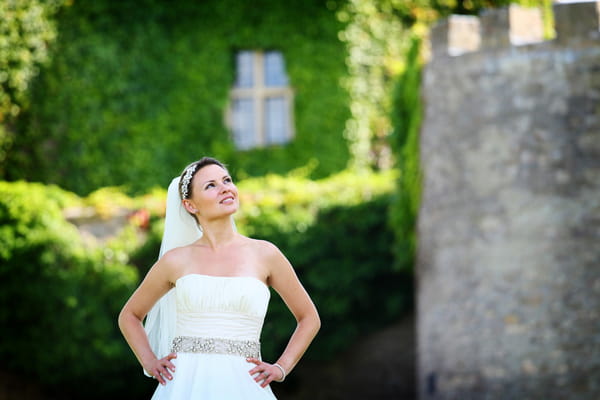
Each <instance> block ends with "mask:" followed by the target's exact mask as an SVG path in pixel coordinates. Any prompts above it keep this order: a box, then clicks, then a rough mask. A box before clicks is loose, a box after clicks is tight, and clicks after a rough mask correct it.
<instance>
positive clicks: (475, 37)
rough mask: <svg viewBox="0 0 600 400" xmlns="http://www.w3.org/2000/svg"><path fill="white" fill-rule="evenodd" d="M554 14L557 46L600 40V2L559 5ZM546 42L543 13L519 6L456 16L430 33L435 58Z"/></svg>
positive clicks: (438, 25) (442, 22)
mask: <svg viewBox="0 0 600 400" xmlns="http://www.w3.org/2000/svg"><path fill="white" fill-rule="evenodd" d="M553 10H554V28H555V32H556V36H555V38H554V39H552V40H551V42H553V43H554V44H556V45H558V46H564V45H572V44H574V43H579V44H585V43H588V42H590V41H597V40H599V39H600V1H587V2H558V3H555V4H554V6H553ZM545 41H547V40H546V39H545V38H544V21H543V17H542V10H541V9H539V8H529V7H522V6H519V5H516V4H513V5H510V6H509V7H505V8H500V9H494V10H486V11H484V12H482V13H481V14H480V15H479V16H468V15H452V16H450V17H449V18H447V19H445V20H443V21H440V22H439V23H438V24H436V25H435V26H434V27H433V28H432V29H431V32H430V43H431V50H432V54H433V57H434V58H436V57H444V56H459V55H462V54H465V53H471V52H478V51H486V50H499V49H503V48H510V47H513V46H523V45H530V44H535V43H541V42H545ZM595 44H597V43H595Z"/></svg>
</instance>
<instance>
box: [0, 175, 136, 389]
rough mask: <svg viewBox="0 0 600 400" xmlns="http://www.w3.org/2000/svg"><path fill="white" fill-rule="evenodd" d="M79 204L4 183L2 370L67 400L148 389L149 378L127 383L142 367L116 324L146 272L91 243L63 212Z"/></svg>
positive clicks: (0, 199) (48, 191) (47, 190)
mask: <svg viewBox="0 0 600 400" xmlns="http://www.w3.org/2000/svg"><path fill="white" fill-rule="evenodd" d="M75 200H77V199H74V198H73V196H72V195H70V194H68V193H65V192H63V191H61V190H60V189H57V188H55V187H44V186H41V185H37V184H28V183H22V182H18V183H12V184H9V183H6V182H0V243H2V247H1V248H0V282H1V284H0V285H1V290H0V304H1V306H0V325H2V326H3V327H4V331H3V337H2V341H0V356H1V357H2V359H3V360H4V363H3V366H2V368H3V369H5V370H10V371H12V372H14V373H19V374H22V375H25V376H29V377H30V379H31V380H32V381H38V382H39V383H41V384H42V385H43V386H44V387H45V388H46V390H47V391H48V392H50V393H52V392H56V393H59V394H60V395H61V398H67V399H68V398H89V399H93V398H111V395H110V394H111V393H118V392H119V391H127V392H129V393H135V392H136V390H137V391H138V392H140V391H141V390H142V389H143V387H142V386H143V384H144V383H143V382H141V380H138V382H140V383H136V382H135V381H131V382H129V381H125V380H123V379H122V377H123V376H125V375H128V374H129V375H130V374H131V373H132V372H133V371H137V372H138V373H139V367H138V366H137V365H136V364H137V362H136V361H135V360H132V359H131V357H130V355H129V354H130V351H129V349H128V348H127V346H126V344H125V343H124V341H123V340H122V339H121V337H120V335H119V333H118V332H117V329H116V326H115V321H116V317H117V313H118V311H119V310H120V307H122V305H123V303H124V301H125V300H126V299H127V297H128V296H129V294H130V293H131V292H132V290H133V288H134V287H135V284H136V282H137V280H138V275H137V273H136V271H135V270H134V269H133V268H131V267H128V266H127V265H124V264H122V263H120V262H119V261H118V260H117V258H116V257H113V255H114V253H113V252H110V251H108V248H106V249H103V251H100V249H94V248H89V247H86V246H85V245H84V243H83V242H82V239H81V237H80V235H79V233H78V231H77V230H76V229H75V227H74V226H73V225H71V224H70V223H68V222H67V221H66V220H65V219H64V217H63V214H62V209H63V208H64V207H66V206H67V205H68V204H70V203H71V202H72V201H75ZM74 382H75V383H74ZM98 382H102V384H101V385H98V384H97V383H98ZM141 385H142V386H141Z"/></svg>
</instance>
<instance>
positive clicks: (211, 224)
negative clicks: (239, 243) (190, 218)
mask: <svg viewBox="0 0 600 400" xmlns="http://www.w3.org/2000/svg"><path fill="white" fill-rule="evenodd" d="M201 225H202V239H201V242H202V243H204V244H206V245H208V246H210V247H211V248H213V249H216V248H219V247H223V246H224V245H227V244H228V243H230V242H231V241H233V240H234V239H235V237H236V236H237V232H236V231H235V230H234V229H233V222H232V219H231V218H230V217H227V218H224V219H218V220H213V221H203V222H202V224H201Z"/></svg>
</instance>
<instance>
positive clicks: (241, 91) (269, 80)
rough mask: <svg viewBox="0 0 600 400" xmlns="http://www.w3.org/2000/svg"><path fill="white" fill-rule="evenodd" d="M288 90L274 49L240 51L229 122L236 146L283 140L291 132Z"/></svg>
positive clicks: (291, 123) (282, 64)
mask: <svg viewBox="0 0 600 400" xmlns="http://www.w3.org/2000/svg"><path fill="white" fill-rule="evenodd" d="M292 97H293V96H292V90H291V89H290V87H289V80H288V77H287V74H286V72H285V62H284V60H283V55H282V54H281V53H280V52H278V51H267V52H262V51H240V52H239V53H237V54H236V80H235V84H234V87H233V89H232V90H231V106H230V110H229V121H228V123H229V125H230V128H231V131H232V134H233V141H234V142H235V145H236V147H237V148H238V149H240V150H246V149H251V148H253V147H261V146H268V145H271V144H283V143H287V142H289V141H290V139H291V138H292V137H293V136H294V131H293V112H292V110H293V108H292Z"/></svg>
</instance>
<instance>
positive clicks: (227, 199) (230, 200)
mask: <svg viewBox="0 0 600 400" xmlns="http://www.w3.org/2000/svg"><path fill="white" fill-rule="evenodd" d="M234 200H235V199H234V198H233V196H227V197H225V198H224V199H223V200H221V201H220V202H219V203H221V204H224V203H231V202H233V201H234Z"/></svg>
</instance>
